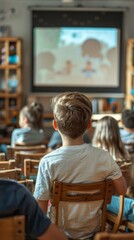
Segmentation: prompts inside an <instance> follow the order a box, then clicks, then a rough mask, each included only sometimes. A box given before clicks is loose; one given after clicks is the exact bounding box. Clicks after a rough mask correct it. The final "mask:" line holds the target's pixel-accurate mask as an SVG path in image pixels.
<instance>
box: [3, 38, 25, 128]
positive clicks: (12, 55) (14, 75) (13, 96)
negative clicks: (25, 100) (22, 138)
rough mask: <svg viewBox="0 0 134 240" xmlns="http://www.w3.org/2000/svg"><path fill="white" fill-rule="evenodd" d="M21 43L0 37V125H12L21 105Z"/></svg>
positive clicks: (13, 39) (15, 39)
mask: <svg viewBox="0 0 134 240" xmlns="http://www.w3.org/2000/svg"><path fill="white" fill-rule="evenodd" d="M21 46H22V41H21V39H20V38H17V37H0V124H1V125H3V126H5V127H6V126H7V125H12V124H13V125H14V124H15V122H16V118H17V117H18V113H19V111H20V108H21V105H22V79H21V71H22V62H21V58H22V56H21Z"/></svg>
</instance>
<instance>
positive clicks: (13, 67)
mask: <svg viewBox="0 0 134 240" xmlns="http://www.w3.org/2000/svg"><path fill="white" fill-rule="evenodd" d="M19 67H21V64H20V63H19V64H6V65H0V69H2V70H4V69H17V68H19Z"/></svg>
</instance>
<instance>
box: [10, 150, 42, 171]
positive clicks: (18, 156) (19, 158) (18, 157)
mask: <svg viewBox="0 0 134 240" xmlns="http://www.w3.org/2000/svg"><path fill="white" fill-rule="evenodd" d="M46 153H47V151H46V152H45V153H36V152H35V153H29V152H24V153H22V152H16V153H15V164H16V167H17V168H21V169H22V174H24V160H25V159H36V160H40V159H41V158H42V157H43V156H44V155H46Z"/></svg>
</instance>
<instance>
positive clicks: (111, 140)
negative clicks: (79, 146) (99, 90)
mask: <svg viewBox="0 0 134 240" xmlns="http://www.w3.org/2000/svg"><path fill="white" fill-rule="evenodd" d="M92 143H93V145H94V146H96V147H99V148H103V149H105V150H107V151H109V153H110V154H111V155H112V157H113V158H114V160H115V161H116V162H118V164H119V165H121V164H124V162H127V161H128V160H129V154H128V152H127V150H126V149H125V146H124V144H123V142H122V140H121V137H120V131H119V126H118V122H117V120H116V119H115V118H113V117H111V116H105V117H102V118H101V119H100V120H98V122H97V124H96V128H95V131H94V136H93V140H92Z"/></svg>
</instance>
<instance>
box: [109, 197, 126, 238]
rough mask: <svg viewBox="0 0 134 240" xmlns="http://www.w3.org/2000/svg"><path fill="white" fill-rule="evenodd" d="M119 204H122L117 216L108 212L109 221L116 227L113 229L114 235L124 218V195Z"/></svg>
mask: <svg viewBox="0 0 134 240" xmlns="http://www.w3.org/2000/svg"><path fill="white" fill-rule="evenodd" d="M119 202H120V204H119V212H118V214H117V215H116V214H114V213H112V212H109V211H107V212H106V218H107V221H108V222H110V223H113V224H114V227H113V229H112V232H113V233H116V232H117V231H118V229H119V227H120V225H121V223H122V216H123V209H124V196H123V195H120V196H119Z"/></svg>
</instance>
